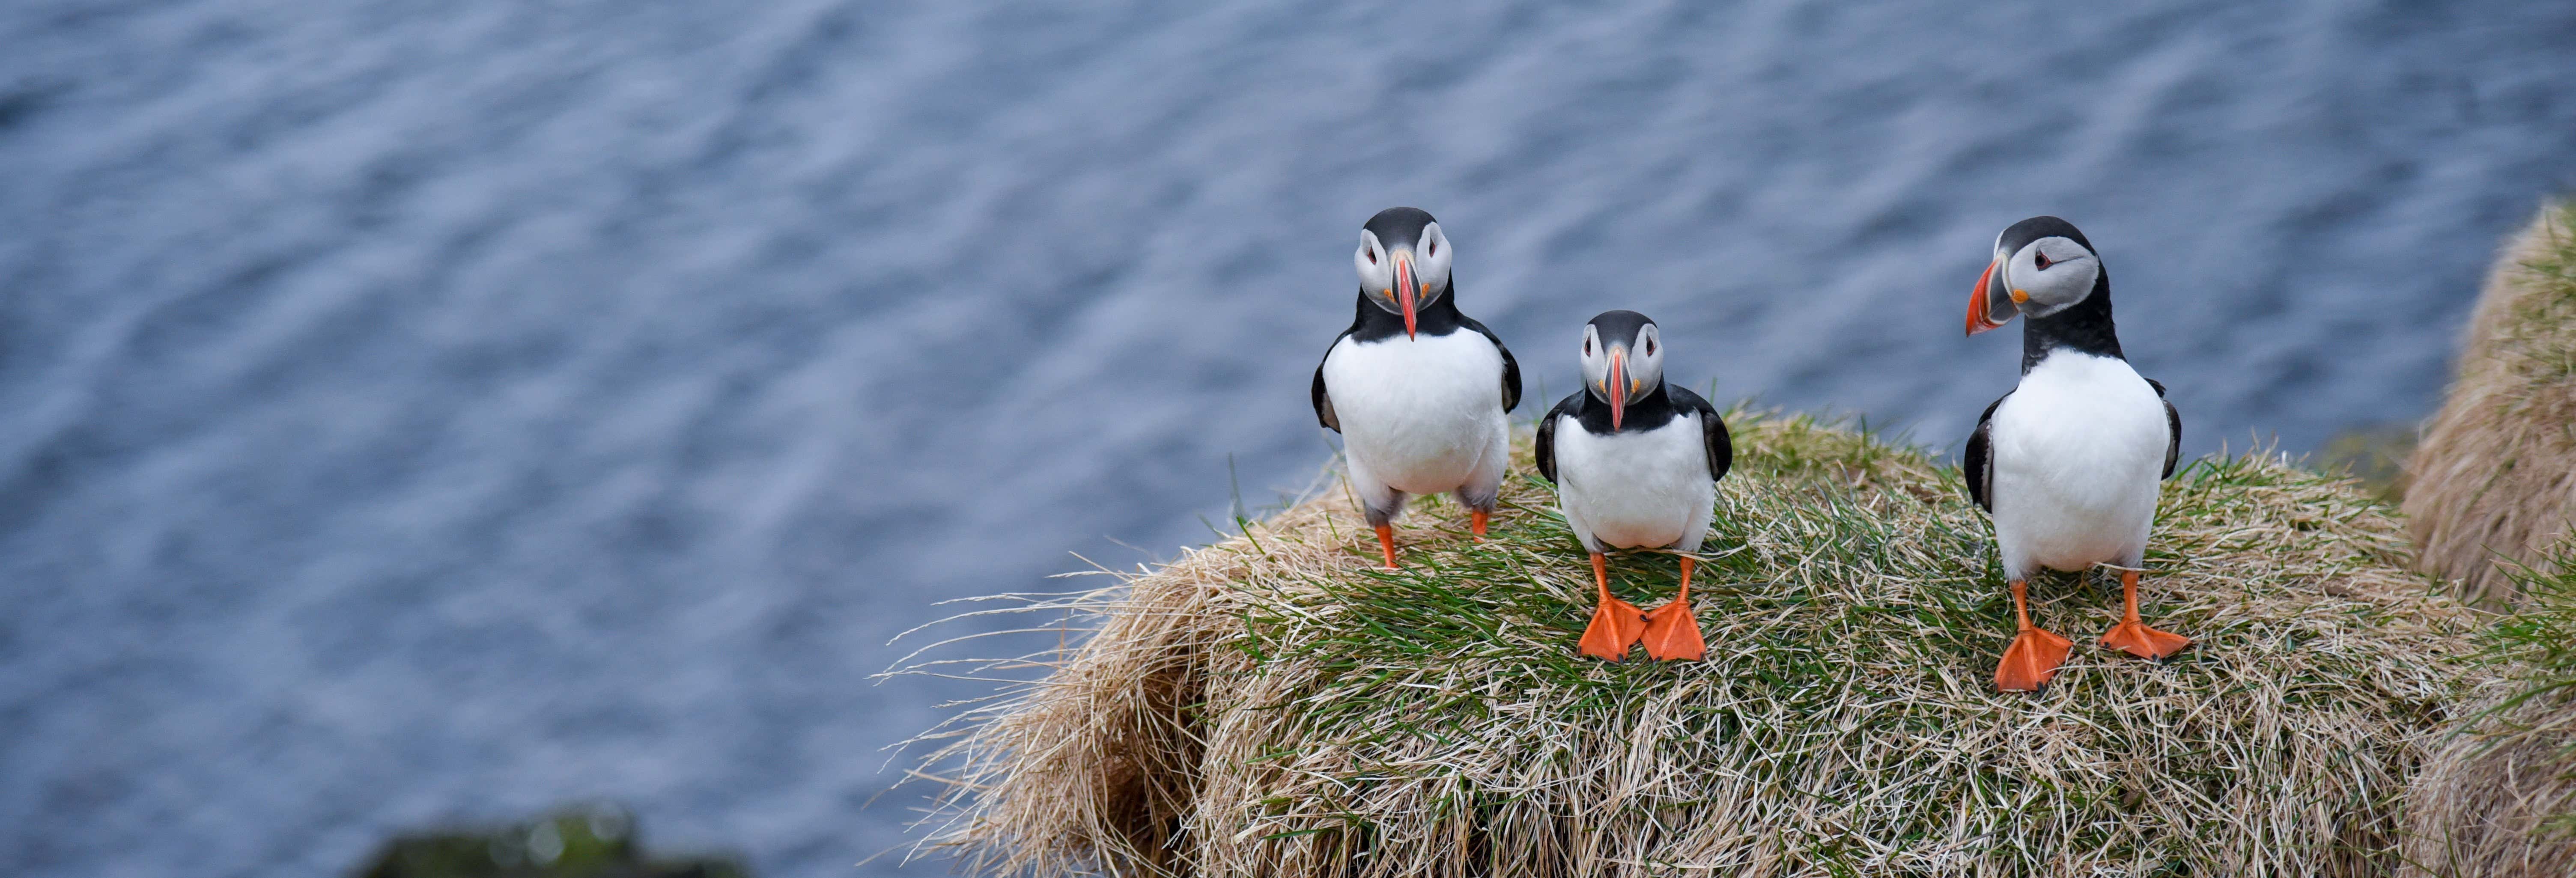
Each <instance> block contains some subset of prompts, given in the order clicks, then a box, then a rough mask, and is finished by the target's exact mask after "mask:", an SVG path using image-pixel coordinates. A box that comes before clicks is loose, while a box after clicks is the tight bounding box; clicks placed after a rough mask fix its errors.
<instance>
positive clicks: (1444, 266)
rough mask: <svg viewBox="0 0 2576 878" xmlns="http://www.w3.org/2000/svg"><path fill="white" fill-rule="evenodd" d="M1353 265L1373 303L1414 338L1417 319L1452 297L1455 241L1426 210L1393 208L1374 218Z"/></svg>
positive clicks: (1362, 236)
mask: <svg viewBox="0 0 2576 878" xmlns="http://www.w3.org/2000/svg"><path fill="white" fill-rule="evenodd" d="M1351 264H1352V265H1354V266H1356V267H1358V268H1359V270H1360V292H1361V293H1363V294H1366V295H1367V296H1368V297H1369V301H1372V302H1376V303H1377V306H1378V307H1380V308H1384V309H1386V310H1388V311H1391V312H1394V313H1397V314H1402V315H1404V334H1405V336H1406V337H1408V338H1410V337H1412V335H1413V328H1414V313H1415V312H1417V311H1419V310H1421V309H1422V308H1424V307H1426V306H1428V305H1430V304H1431V303H1432V302H1434V301H1437V300H1439V298H1440V296H1441V294H1443V293H1446V292H1448V291H1449V239H1448V237H1446V236H1444V235H1442V234H1440V221H1439V220H1435V219H1432V218H1431V214H1429V213H1426V212H1424V211H1422V210H1421V209H1420V208H1412V207H1390V208H1387V209H1385V210H1381V211H1378V212H1377V215H1376V216H1373V217H1369V221H1368V225H1365V226H1361V227H1360V250H1359V252H1358V253H1355V254H1352V255H1351Z"/></svg>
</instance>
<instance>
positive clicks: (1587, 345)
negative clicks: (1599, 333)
mask: <svg viewBox="0 0 2576 878" xmlns="http://www.w3.org/2000/svg"><path fill="white" fill-rule="evenodd" d="M1583 355H1584V356H1587V357H1589V356H1592V337H1591V336H1588V335H1587V336H1584V337H1583Z"/></svg>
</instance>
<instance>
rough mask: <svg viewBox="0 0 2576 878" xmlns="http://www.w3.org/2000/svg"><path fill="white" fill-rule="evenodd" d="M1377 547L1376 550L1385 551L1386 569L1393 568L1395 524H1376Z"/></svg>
mask: <svg viewBox="0 0 2576 878" xmlns="http://www.w3.org/2000/svg"><path fill="white" fill-rule="evenodd" d="M1377 547H1378V551H1381V552H1385V553H1386V569H1388V570H1393V569H1395V525H1392V524H1381V525H1378V526H1377Z"/></svg>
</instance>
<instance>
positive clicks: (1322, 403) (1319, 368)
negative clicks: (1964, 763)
mask: <svg viewBox="0 0 2576 878" xmlns="http://www.w3.org/2000/svg"><path fill="white" fill-rule="evenodd" d="M1349 337H1351V331H1350V330H1347V329H1345V330H1342V334H1340V335H1336V336H1333V343H1332V344H1331V345H1330V346H1328V347H1326V348H1324V359H1325V360H1330V359H1332V358H1333V348H1337V347H1341V346H1342V339H1345V338H1349ZM1505 362H1510V361H1508V360H1506V361H1505ZM1311 393H1312V395H1313V396H1314V397H1315V423H1318V424H1322V425H1324V429H1327V430H1331V431H1333V432H1335V433H1339V432H1341V431H1342V416H1340V415H1337V414H1334V413H1333V398H1332V396H1330V395H1328V394H1326V393H1324V363H1323V361H1321V360H1319V361H1316V363H1315V389H1314V390H1313V391H1312V392H1311Z"/></svg>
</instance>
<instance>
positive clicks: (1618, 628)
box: [1577, 552, 1646, 662]
mask: <svg viewBox="0 0 2576 878" xmlns="http://www.w3.org/2000/svg"><path fill="white" fill-rule="evenodd" d="M1592 579H1593V582H1594V583H1595V584H1596V585H1598V586H1599V587H1600V589H1601V597H1600V602H1599V603H1597V604H1595V605H1594V606H1593V608H1592V624H1591V625H1590V626H1588V627H1585V628H1584V629H1583V641H1582V642H1581V643H1579V644H1577V647H1578V648H1579V649H1581V650H1582V651H1583V654H1584V655H1588V656H1591V657H1593V658H1597V659H1601V660H1602V661H1612V662H1615V661H1618V660H1620V659H1622V658H1626V657H1627V656H1628V647H1630V646H1634V645H1636V643H1637V639H1638V638H1640V637H1643V636H1645V633H1646V614H1644V613H1641V612H1638V611H1637V605H1636V604H1632V603H1629V602H1627V601H1623V600H1620V599H1618V598H1615V597H1611V596H1610V569H1609V565H1608V561H1607V559H1604V558H1603V557H1602V556H1601V553H1599V552H1594V553H1592Z"/></svg>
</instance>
